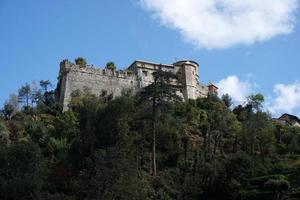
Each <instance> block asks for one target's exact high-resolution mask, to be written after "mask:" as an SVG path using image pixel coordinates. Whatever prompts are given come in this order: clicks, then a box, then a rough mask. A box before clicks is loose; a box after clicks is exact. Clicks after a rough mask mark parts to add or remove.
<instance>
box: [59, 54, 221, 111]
mask: <svg viewBox="0 0 300 200" xmlns="http://www.w3.org/2000/svg"><path fill="white" fill-rule="evenodd" d="M159 68H161V69H162V70H164V71H171V72H173V73H180V75H181V76H182V80H183V81H182V84H183V85H182V87H181V88H182V89H181V90H180V95H181V96H182V97H183V99H184V100H187V99H196V98H198V97H206V96H207V95H208V94H209V93H213V94H215V93H216V92H217V89H218V88H217V87H216V86H215V85H213V84H212V83H209V84H208V85H204V84H202V83H200V82H199V75H198V71H199V65H198V63H197V62H195V61H191V60H182V61H178V62H175V63H173V64H170V65H169V64H159V63H153V62H147V61H139V60H136V61H134V62H133V63H132V64H131V65H130V66H129V67H128V68H127V69H126V70H118V71H115V70H111V69H107V68H95V67H94V66H90V65H86V66H80V65H76V64H74V63H71V62H70V61H68V60H63V61H62V62H61V63H60V72H59V81H58V86H57V92H58V98H59V102H60V103H61V104H62V105H63V110H64V111H65V110H67V109H68V104H69V103H70V101H71V97H72V95H71V94H72V93H73V92H74V91H76V90H80V91H82V92H87V91H88V92H90V93H92V94H94V95H97V96H99V95H100V94H101V93H102V92H103V91H105V92H106V93H107V94H112V95H113V97H116V96H120V95H122V92H123V91H126V90H131V91H132V92H136V91H138V90H139V89H141V88H144V87H146V86H147V85H149V84H151V83H152V82H153V75H152V73H153V72H155V71H156V70H157V69H159Z"/></svg>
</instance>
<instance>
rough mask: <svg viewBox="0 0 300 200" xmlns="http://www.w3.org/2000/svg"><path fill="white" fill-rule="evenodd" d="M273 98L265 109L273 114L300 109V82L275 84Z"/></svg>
mask: <svg viewBox="0 0 300 200" xmlns="http://www.w3.org/2000/svg"><path fill="white" fill-rule="evenodd" d="M274 93H275V94H276V97H275V99H273V100H271V102H270V103H269V104H268V106H267V109H268V110H269V111H270V112H271V113H272V114H274V115H277V114H282V113H293V112H294V111H295V110H296V109H300V83H299V82H295V83H293V84H286V85H285V84H277V85H275V86H274Z"/></svg>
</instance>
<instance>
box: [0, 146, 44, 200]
mask: <svg viewBox="0 0 300 200" xmlns="http://www.w3.org/2000/svg"><path fill="white" fill-rule="evenodd" d="M45 173H46V168H45V164H44V160H43V157H42V155H41V152H40V150H39V148H38V147H37V146H36V145H34V144H30V143H28V144H26V143H16V144H12V145H9V146H1V147H0V197H1V199H3V200H11V199H25V200H26V199H28V200H30V199H38V198H39V196H40V194H41V189H42V186H43V185H44V182H43V180H44V178H45V175H46V174H45Z"/></svg>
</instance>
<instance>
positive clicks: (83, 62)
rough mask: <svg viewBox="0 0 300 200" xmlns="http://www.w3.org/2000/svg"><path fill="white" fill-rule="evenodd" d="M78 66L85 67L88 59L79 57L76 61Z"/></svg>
mask: <svg viewBox="0 0 300 200" xmlns="http://www.w3.org/2000/svg"><path fill="white" fill-rule="evenodd" d="M75 63H76V65H81V66H85V65H86V64H87V62H86V59H85V58H82V57H78V58H76V59H75Z"/></svg>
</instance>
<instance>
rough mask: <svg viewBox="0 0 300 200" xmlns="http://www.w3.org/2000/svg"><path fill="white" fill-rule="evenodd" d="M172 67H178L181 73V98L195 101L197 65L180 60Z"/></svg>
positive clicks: (197, 78) (197, 80) (189, 61)
mask: <svg viewBox="0 0 300 200" xmlns="http://www.w3.org/2000/svg"><path fill="white" fill-rule="evenodd" d="M173 65H175V66H179V67H180V68H181V69H180V70H181V72H182V79H183V86H184V88H183V91H182V93H183V96H184V98H185V99H196V98H197V97H198V96H197V87H198V82H199V74H198V70H199V64H198V63H197V62H195V61H191V60H181V61H178V62H176V63H174V64H173Z"/></svg>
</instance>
